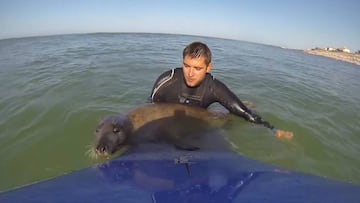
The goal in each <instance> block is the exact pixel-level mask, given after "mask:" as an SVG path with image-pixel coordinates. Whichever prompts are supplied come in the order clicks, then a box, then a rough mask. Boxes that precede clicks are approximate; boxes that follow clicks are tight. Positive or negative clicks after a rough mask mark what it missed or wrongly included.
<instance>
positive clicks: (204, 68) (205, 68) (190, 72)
mask: <svg viewBox="0 0 360 203" xmlns="http://www.w3.org/2000/svg"><path fill="white" fill-rule="evenodd" d="M211 67H212V64H211V63H209V65H206V63H205V59H204V57H198V58H191V57H190V56H185V58H184V61H183V68H182V69H183V73H184V78H185V82H186V85H187V86H189V87H196V86H198V85H199V84H200V83H201V82H202V81H203V80H204V78H205V75H206V73H208V72H210V70H211Z"/></svg>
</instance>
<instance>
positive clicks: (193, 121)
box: [94, 103, 228, 156]
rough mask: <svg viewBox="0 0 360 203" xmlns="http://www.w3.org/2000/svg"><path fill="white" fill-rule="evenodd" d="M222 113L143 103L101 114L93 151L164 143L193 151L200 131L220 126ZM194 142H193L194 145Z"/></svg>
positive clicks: (102, 152) (107, 152)
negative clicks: (120, 113)
mask: <svg viewBox="0 0 360 203" xmlns="http://www.w3.org/2000/svg"><path fill="white" fill-rule="evenodd" d="M227 118H228V116H227V114H226V113H221V112H211V111H208V110H206V109H203V108H199V107H191V106H186V105H182V104H168V103H166V104H165V103H160V104H146V105H143V106H140V107H137V108H135V109H133V110H131V111H129V112H128V113H127V114H126V115H109V116H106V117H104V118H103V119H102V120H101V121H100V122H99V124H98V125H97V127H96V130H95V145H94V147H95V152H96V154H97V155H100V156H108V155H112V154H113V153H115V152H116V151H117V150H119V149H120V148H122V147H124V146H128V145H130V146H132V145H136V144H139V143H144V142H145V143H146V142H166V143H170V144H173V145H175V147H176V148H179V149H183V150H197V149H198V148H199V147H198V146H196V142H195V141H196V140H199V138H200V137H201V133H204V132H206V131H211V130H213V129H216V128H220V127H222V126H224V125H225V124H226V122H227V121H228V119H227ZM194 143H195V144H194Z"/></svg>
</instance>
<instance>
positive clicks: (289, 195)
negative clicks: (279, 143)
mask: <svg viewBox="0 0 360 203" xmlns="http://www.w3.org/2000/svg"><path fill="white" fill-rule="evenodd" d="M0 202H2V203H8V202H9V203H10V202H11V203H13V202H36V203H39V202H122V203H123V202H152V203H153V202H175V203H176V202H222V203H224V202H277V203H278V202H286V203H288V202H354V203H355V202H360V186H357V185H353V184H349V183H345V182H339V181H335V180H331V179H327V178H323V177H318V176H313V175H309V174H304V173H299V172H294V171H289V170H285V169H282V168H279V167H276V166H273V165H268V164H264V163H261V162H258V161H255V160H252V159H249V158H246V157H244V156H241V155H239V154H237V153H234V152H232V151H215V152H214V151H205V152H204V151H181V150H170V151H156V150H155V151H153V152H151V151H137V150H130V151H129V152H128V153H126V154H124V155H122V156H120V157H117V158H115V159H112V160H109V161H107V162H105V163H102V164H99V165H95V166H92V167H89V168H85V169H82V170H79V171H74V172H71V173H69V174H66V175H63V176H59V177H56V178H53V179H50V180H45V181H42V182H38V183H34V184H31V185H27V186H23V187H20V188H17V189H14V190H10V191H7V192H3V193H0Z"/></svg>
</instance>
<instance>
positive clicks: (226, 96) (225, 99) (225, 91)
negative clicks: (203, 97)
mask: <svg viewBox="0 0 360 203" xmlns="http://www.w3.org/2000/svg"><path fill="white" fill-rule="evenodd" d="M214 83H215V85H214V89H213V94H214V96H215V97H216V100H217V101H218V102H219V103H220V104H221V105H223V106H224V107H225V108H226V109H228V110H229V111H230V112H231V113H233V114H235V115H238V116H241V117H243V118H245V119H246V120H248V121H250V122H252V123H255V124H260V125H263V126H265V127H267V128H269V129H270V130H271V131H272V132H273V133H274V134H275V135H276V136H277V137H285V138H288V139H290V138H292V136H293V133H292V132H287V131H282V130H278V129H276V128H275V127H274V126H273V125H271V124H270V123H269V122H267V121H265V120H263V119H262V118H261V117H260V116H259V115H257V114H255V113H254V112H253V111H251V110H250V109H248V108H247V107H246V106H245V105H244V104H243V103H242V102H241V100H240V99H239V98H238V97H237V96H236V95H235V94H234V93H233V92H232V91H231V90H229V88H228V87H227V86H226V85H225V84H223V83H222V82H220V81H218V80H216V79H214Z"/></svg>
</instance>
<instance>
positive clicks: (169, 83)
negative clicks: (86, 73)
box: [150, 68, 274, 130]
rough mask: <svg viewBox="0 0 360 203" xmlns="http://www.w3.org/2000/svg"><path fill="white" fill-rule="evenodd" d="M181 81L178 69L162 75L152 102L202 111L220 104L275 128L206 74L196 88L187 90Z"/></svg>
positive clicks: (235, 112) (247, 118) (151, 98)
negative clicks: (190, 107)
mask: <svg viewBox="0 0 360 203" xmlns="http://www.w3.org/2000/svg"><path fill="white" fill-rule="evenodd" d="M184 80H185V79H184V75H183V72H182V69H181V68H176V69H172V70H170V71H167V72H165V73H163V74H162V75H160V76H159V78H158V79H157V80H156V82H155V84H154V87H153V89H152V93H151V96H150V100H151V102H154V103H156V102H167V103H180V104H187V105H192V106H198V107H202V108H207V107H208V106H210V104H212V103H215V102H219V103H220V104H221V105H223V106H224V107H225V108H226V109H228V110H229V111H230V112H231V113H233V114H235V115H238V116H241V117H243V118H245V119H246V120H248V121H250V122H253V123H256V124H262V125H264V126H265V127H268V128H270V129H272V130H273V129H274V127H273V126H272V125H270V124H269V123H268V122H266V121H264V120H263V119H262V118H261V117H260V116H258V115H256V114H255V113H254V112H252V111H251V110H250V109H248V108H247V107H246V106H245V105H244V104H243V103H242V102H241V101H240V99H239V98H238V97H237V96H236V95H235V94H234V93H233V92H231V91H230V90H229V88H227V87H226V85H224V84H223V83H222V82H220V81H219V80H217V79H215V78H214V77H213V76H212V75H211V74H210V73H207V74H206V76H205V79H204V80H203V81H202V82H201V84H200V85H199V86H197V87H188V86H187V85H186V83H185V81H184Z"/></svg>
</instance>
